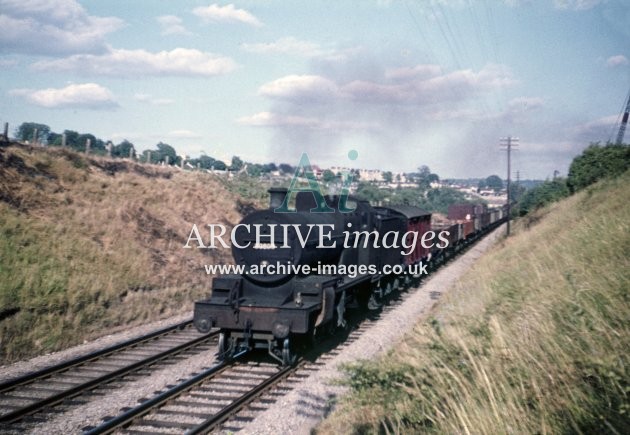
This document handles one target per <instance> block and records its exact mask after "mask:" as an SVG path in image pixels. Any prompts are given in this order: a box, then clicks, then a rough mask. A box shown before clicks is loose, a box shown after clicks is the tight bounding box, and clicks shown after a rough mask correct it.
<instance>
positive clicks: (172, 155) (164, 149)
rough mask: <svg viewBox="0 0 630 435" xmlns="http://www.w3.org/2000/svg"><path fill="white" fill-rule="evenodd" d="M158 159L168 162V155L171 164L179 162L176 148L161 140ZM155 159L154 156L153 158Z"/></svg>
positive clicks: (158, 146) (158, 145) (158, 147)
mask: <svg viewBox="0 0 630 435" xmlns="http://www.w3.org/2000/svg"><path fill="white" fill-rule="evenodd" d="M156 154H157V156H156V157H157V161H158V162H166V157H168V161H169V164H171V165H175V164H177V162H178V158H177V151H175V148H173V147H172V146H170V145H169V144H167V143H164V142H160V143H158V144H157V153H156ZM151 160H153V158H152V159H151Z"/></svg>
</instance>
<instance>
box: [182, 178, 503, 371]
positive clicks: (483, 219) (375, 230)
mask: <svg viewBox="0 0 630 435" xmlns="http://www.w3.org/2000/svg"><path fill="white" fill-rule="evenodd" d="M269 193H270V207H269V209H266V210H259V211H255V212H253V213H251V214H249V215H248V216H246V217H245V218H244V219H243V220H242V222H241V223H240V224H239V225H238V226H237V227H235V231H234V237H233V243H232V254H233V257H234V261H235V263H236V265H241V266H243V273H242V274H240V275H236V274H232V275H223V276H218V277H215V278H214V280H213V284H212V294H211V296H210V297H209V298H208V299H205V300H201V301H198V302H196V303H195V309H194V324H195V326H196V328H197V329H198V330H199V331H201V332H208V331H209V330H210V329H211V328H219V329H220V335H219V337H220V338H219V344H218V354H219V358H221V359H229V358H231V357H232V356H233V355H235V354H236V353H237V352H238V353H240V352H243V351H246V350H249V349H253V348H260V347H263V348H266V349H267V350H268V352H269V354H270V355H271V356H272V357H273V358H275V359H276V360H278V361H279V362H280V363H282V364H285V365H286V364H291V362H292V361H293V360H294V358H295V353H296V352H295V350H296V349H297V348H298V344H299V343H310V342H311V341H312V340H313V339H314V338H315V337H317V336H320V335H322V334H331V333H335V332H336V331H338V330H339V329H340V328H342V329H343V328H344V327H345V325H346V309H347V308H352V307H357V306H358V307H363V308H365V309H377V308H378V307H379V306H380V305H381V304H382V302H383V300H384V298H386V297H387V295H389V294H390V293H392V292H394V291H396V290H398V289H399V288H402V287H404V286H408V285H410V284H412V283H414V282H415V281H417V280H418V279H419V277H420V275H421V274H422V273H424V272H425V271H427V270H431V269H434V268H435V267H437V266H438V265H440V264H441V263H443V262H444V261H446V260H447V259H448V258H450V257H451V256H453V255H454V254H455V253H456V252H457V251H459V250H461V249H462V248H463V247H464V246H466V245H468V244H470V243H472V242H473V241H474V240H475V239H476V238H478V237H479V236H480V235H481V234H483V233H484V232H486V231H488V230H490V229H492V228H494V227H495V226H497V225H499V224H500V223H501V222H502V221H503V220H504V219H505V218H506V212H505V210H504V209H503V208H499V209H487V208H486V207H485V206H484V205H478V204H461V205H454V206H451V207H450V208H449V214H448V219H449V220H448V222H447V223H442V224H439V225H438V224H433V225H432V223H431V213H428V212H426V211H424V210H422V209H420V208H418V207H413V206H408V205H390V206H386V207H373V206H371V205H370V204H369V203H368V202H367V201H362V200H359V199H356V198H353V197H349V198H341V197H339V196H334V195H331V196H325V197H324V200H325V201H326V204H327V205H328V207H329V208H330V209H332V210H334V211H333V212H330V213H314V212H312V210H315V209H316V205H317V204H316V203H315V196H314V195H313V193H312V192H298V193H297V195H296V196H295V209H294V210H295V212H292V213H276V212H275V211H274V209H276V208H277V207H279V205H280V204H282V203H283V201H284V199H285V196H286V195H287V190H286V189H281V188H272V189H270V191H269ZM341 199H343V200H344V201H345V202H346V204H344V207H345V208H344V209H347V208H350V209H353V210H354V211H352V212H343V213H342V212H340V211H338V210H339V205H340V204H339V202H340V200H341ZM350 206H351V207H350ZM252 228H255V229H256V231H255V234H252V232H253V231H252ZM279 228H282V231H277V230H278V229H279ZM388 234H389V239H390V240H387V239H388ZM396 234H399V235H405V237H406V238H407V239H409V240H411V238H412V237H411V236H413V235H415V238H416V239H417V240H420V239H422V240H423V241H427V243H415V244H412V243H410V242H409V243H404V242H405V241H404V240H401V241H400V242H401V243H399V244H398V245H397V244H396V243H393V242H392V240H393V237H394V235H396ZM438 234H439V239H438V237H437V236H438ZM418 235H419V236H420V238H418ZM403 244H404V247H403V246H402V245H403ZM401 248H402V249H401ZM279 265H285V266H286V267H284V266H279ZM264 266H266V267H267V268H268V269H267V270H268V271H272V273H260V272H257V273H253V272H252V271H254V270H258V271H259V270H261V269H264ZM270 266H273V267H270ZM386 272H388V273H386Z"/></svg>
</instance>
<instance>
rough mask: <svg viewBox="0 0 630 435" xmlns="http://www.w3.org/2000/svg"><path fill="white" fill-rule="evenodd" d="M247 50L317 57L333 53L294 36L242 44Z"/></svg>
mask: <svg viewBox="0 0 630 435" xmlns="http://www.w3.org/2000/svg"><path fill="white" fill-rule="evenodd" d="M241 47H242V48H243V50H245V51H249V52H252V53H261V54H290V55H295V56H303V57H315V56H323V55H329V54H332V53H333V51H332V50H323V49H322V48H321V47H320V45H319V44H316V43H314V42H309V41H302V40H299V39H297V38H294V37H293V36H288V37H286V38H280V39H278V40H277V41H274V42H266V43H257V44H242V45H241Z"/></svg>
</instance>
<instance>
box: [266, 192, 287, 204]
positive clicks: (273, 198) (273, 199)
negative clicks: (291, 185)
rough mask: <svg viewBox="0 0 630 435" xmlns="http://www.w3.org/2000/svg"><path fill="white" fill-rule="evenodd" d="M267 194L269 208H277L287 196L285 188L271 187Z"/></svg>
mask: <svg viewBox="0 0 630 435" xmlns="http://www.w3.org/2000/svg"><path fill="white" fill-rule="evenodd" d="M268 192H269V208H271V209H274V208H278V207H280V206H281V205H282V203H283V202H284V198H285V196H287V188H286V187H271V188H269V190H268Z"/></svg>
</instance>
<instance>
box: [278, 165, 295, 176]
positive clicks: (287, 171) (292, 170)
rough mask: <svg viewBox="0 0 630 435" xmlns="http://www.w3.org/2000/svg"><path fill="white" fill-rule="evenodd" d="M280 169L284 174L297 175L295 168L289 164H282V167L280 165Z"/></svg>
mask: <svg viewBox="0 0 630 435" xmlns="http://www.w3.org/2000/svg"><path fill="white" fill-rule="evenodd" d="M278 169H280V172H282V173H283V174H293V173H295V168H294V167H293V166H291V165H289V164H287V163H280V165H278Z"/></svg>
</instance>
